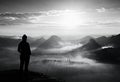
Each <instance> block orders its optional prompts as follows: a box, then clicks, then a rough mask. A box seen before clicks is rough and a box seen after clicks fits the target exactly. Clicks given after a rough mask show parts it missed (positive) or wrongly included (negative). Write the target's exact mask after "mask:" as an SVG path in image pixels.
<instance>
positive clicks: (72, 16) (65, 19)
mask: <svg viewBox="0 0 120 82" xmlns="http://www.w3.org/2000/svg"><path fill="white" fill-rule="evenodd" d="M81 19H82V17H80V15H79V14H78V12H76V11H72V10H71V11H70V10H69V11H67V12H65V13H63V16H62V17H61V20H60V23H61V24H62V25H64V26H69V27H74V26H78V25H80V24H81V23H82V20H81Z"/></svg>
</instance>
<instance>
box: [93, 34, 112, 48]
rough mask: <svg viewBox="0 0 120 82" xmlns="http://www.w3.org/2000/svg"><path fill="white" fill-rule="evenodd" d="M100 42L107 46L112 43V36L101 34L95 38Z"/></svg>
mask: <svg viewBox="0 0 120 82" xmlns="http://www.w3.org/2000/svg"><path fill="white" fill-rule="evenodd" d="M95 40H96V42H97V43H98V44H100V45H101V46H106V45H109V44H110V37H106V36H101V37H98V38H96V39H95Z"/></svg>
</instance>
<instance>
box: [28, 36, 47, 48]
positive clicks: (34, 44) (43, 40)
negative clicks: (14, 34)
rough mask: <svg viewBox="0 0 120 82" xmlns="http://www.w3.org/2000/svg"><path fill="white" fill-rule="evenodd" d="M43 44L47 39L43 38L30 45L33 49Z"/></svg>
mask: <svg viewBox="0 0 120 82" xmlns="http://www.w3.org/2000/svg"><path fill="white" fill-rule="evenodd" d="M43 42H45V39H44V38H43V37H41V38H40V39H37V40H35V41H33V42H32V43H31V44H30V45H31V46H33V47H37V46H39V45H41V44H42V43H43Z"/></svg>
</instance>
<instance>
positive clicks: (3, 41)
mask: <svg viewBox="0 0 120 82" xmlns="http://www.w3.org/2000/svg"><path fill="white" fill-rule="evenodd" d="M19 42H20V39H15V38H11V37H0V47H15V46H17V45H18V43H19Z"/></svg>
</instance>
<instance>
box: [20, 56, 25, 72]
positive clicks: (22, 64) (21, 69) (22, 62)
mask: <svg viewBox="0 0 120 82" xmlns="http://www.w3.org/2000/svg"><path fill="white" fill-rule="evenodd" d="M23 66H24V58H23V56H20V71H23Z"/></svg>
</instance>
